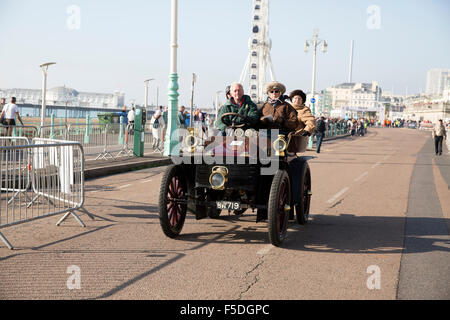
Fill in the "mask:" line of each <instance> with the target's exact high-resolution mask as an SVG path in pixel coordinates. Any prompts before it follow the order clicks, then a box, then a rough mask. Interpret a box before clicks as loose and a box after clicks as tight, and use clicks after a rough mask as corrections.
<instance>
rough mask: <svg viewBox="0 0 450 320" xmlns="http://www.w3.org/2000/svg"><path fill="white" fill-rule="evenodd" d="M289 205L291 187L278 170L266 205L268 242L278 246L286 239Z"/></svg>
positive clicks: (284, 173)
mask: <svg viewBox="0 0 450 320" xmlns="http://www.w3.org/2000/svg"><path fill="white" fill-rule="evenodd" d="M290 204H291V186H290V180H289V175H288V173H287V172H286V171H284V170H278V171H277V173H276V174H275V176H274V178H273V181H272V185H271V188H270V195H269V203H268V208H267V211H268V227H269V241H270V243H272V244H273V245H274V246H279V245H281V243H282V242H283V240H284V239H285V238H286V234H287V226H288V220H289V211H290Z"/></svg>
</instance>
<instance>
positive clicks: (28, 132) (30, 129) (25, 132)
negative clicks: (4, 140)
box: [0, 125, 38, 139]
mask: <svg viewBox="0 0 450 320" xmlns="http://www.w3.org/2000/svg"><path fill="white" fill-rule="evenodd" d="M8 129H9V130H8ZM8 131H9V132H8ZM0 136H2V137H8V136H11V137H27V138H28V139H33V138H34V137H37V136H38V128H37V127H35V126H28V125H27V126H8V125H6V126H5V125H3V126H0Z"/></svg>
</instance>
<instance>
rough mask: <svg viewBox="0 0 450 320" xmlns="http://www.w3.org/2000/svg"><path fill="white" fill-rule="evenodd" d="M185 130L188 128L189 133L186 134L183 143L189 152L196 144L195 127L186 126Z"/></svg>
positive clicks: (193, 150)
mask: <svg viewBox="0 0 450 320" xmlns="http://www.w3.org/2000/svg"><path fill="white" fill-rule="evenodd" d="M187 130H188V132H189V134H188V135H187V137H186V139H184V143H186V145H187V147H188V148H189V151H190V152H195V148H196V147H197V145H198V139H197V137H196V136H195V135H194V133H195V128H188V129H187Z"/></svg>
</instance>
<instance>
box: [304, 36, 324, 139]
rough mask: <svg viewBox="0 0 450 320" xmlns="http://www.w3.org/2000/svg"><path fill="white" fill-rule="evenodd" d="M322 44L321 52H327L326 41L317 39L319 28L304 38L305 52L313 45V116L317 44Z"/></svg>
mask: <svg viewBox="0 0 450 320" xmlns="http://www.w3.org/2000/svg"><path fill="white" fill-rule="evenodd" d="M320 44H322V52H323V53H325V52H327V47H328V45H327V42H326V41H325V40H322V39H319V29H314V34H313V37H312V38H311V39H308V40H306V43H305V53H307V52H308V49H309V46H312V47H313V70H312V85H311V113H312V115H313V116H315V114H316V112H315V98H314V96H315V90H316V55H317V46H319V45H320ZM312 145H313V141H312V136H311V137H310V139H309V142H308V147H309V148H312Z"/></svg>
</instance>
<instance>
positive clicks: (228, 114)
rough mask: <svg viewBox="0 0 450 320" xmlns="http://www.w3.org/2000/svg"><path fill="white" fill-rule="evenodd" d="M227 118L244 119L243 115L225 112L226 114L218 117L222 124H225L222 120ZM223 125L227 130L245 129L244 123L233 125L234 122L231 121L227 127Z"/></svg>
mask: <svg viewBox="0 0 450 320" xmlns="http://www.w3.org/2000/svg"><path fill="white" fill-rule="evenodd" d="M227 116H238V117H240V118H242V119H244V117H245V116H243V115H242V114H240V113H236V112H227V113H224V114H223V115H222V116H221V117H220V121H222V123H223V124H225V122H224V121H223V120H224V118H225V117H227ZM225 125H226V126H227V127H228V128H232V129H237V128H242V127H245V125H246V123H242V124H235V123H234V120H233V121H232V124H231V125H227V124H225Z"/></svg>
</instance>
